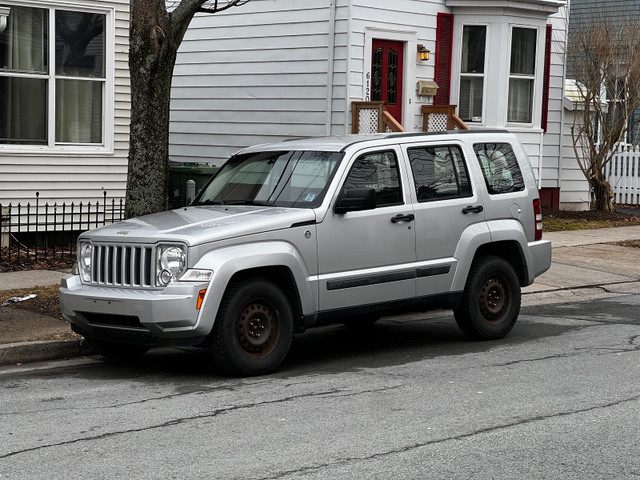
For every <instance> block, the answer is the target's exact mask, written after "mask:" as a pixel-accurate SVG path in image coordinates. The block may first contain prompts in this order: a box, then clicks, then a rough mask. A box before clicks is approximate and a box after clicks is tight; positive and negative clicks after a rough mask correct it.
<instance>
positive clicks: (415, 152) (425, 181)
mask: <svg viewBox="0 0 640 480" xmlns="http://www.w3.org/2000/svg"><path fill="white" fill-rule="evenodd" d="M407 154H408V156H409V162H410V164H411V171H412V173H413V180H414V183H415V186H416V194H417V198H418V202H431V201H435V200H446V199H450V198H461V197H470V196H471V195H472V193H473V192H472V191H471V184H470V182H469V174H468V172H467V167H466V165H465V163H464V158H463V156H462V151H461V150H460V147H458V146H455V145H442V146H421V147H413V148H408V149H407Z"/></svg>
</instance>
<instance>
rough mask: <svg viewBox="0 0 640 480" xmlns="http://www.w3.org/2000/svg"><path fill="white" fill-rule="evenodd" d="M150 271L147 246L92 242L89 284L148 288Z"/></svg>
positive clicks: (151, 252) (151, 254) (152, 267)
mask: <svg viewBox="0 0 640 480" xmlns="http://www.w3.org/2000/svg"><path fill="white" fill-rule="evenodd" d="M154 271H155V268H154V262H153V247H151V246H133V245H100V244H98V245H96V244H94V245H93V262H92V271H91V283H92V284H93V285H105V286H113V287H147V288H150V287H153V286H154V285H153V274H154Z"/></svg>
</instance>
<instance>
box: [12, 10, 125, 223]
mask: <svg viewBox="0 0 640 480" xmlns="http://www.w3.org/2000/svg"><path fill="white" fill-rule="evenodd" d="M2 27H4V28H2ZM0 30H2V31H1V32H0V204H2V206H3V207H6V206H7V204H9V203H11V204H12V205H13V206H14V207H15V206H16V205H17V204H18V203H20V204H21V205H22V206H25V205H26V204H27V203H30V204H31V205H32V206H33V205H34V204H35V201H36V196H35V195H36V192H38V193H39V201H40V204H41V205H42V204H44V203H45V202H46V203H50V204H53V203H58V205H60V204H61V203H63V202H64V203H66V204H67V205H70V203H71V202H74V203H75V204H76V205H77V203H78V202H81V201H82V202H85V204H86V202H88V201H91V202H97V201H100V203H102V202H103V194H104V192H107V195H108V198H109V199H111V198H116V199H120V198H121V197H123V196H124V193H125V185H126V174H127V154H128V143H129V116H130V115H129V110H130V94H129V70H128V64H127V61H128V56H127V52H128V31H129V2H128V0H78V1H77V2H73V3H71V2H68V1H57V0H47V1H46V2H43V1H42V0H20V1H13V0H0ZM60 212H61V209H60V210H59V211H58V213H60ZM4 214H5V212H3V215H4ZM76 221H77V220H76Z"/></svg>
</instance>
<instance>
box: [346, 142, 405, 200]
mask: <svg viewBox="0 0 640 480" xmlns="http://www.w3.org/2000/svg"><path fill="white" fill-rule="evenodd" d="M354 188H373V189H374V190H375V191H376V205H377V206H378V207H384V206H389V205H401V204H402V188H401V187H400V175H399V172H398V162H397V159H396V154H395V153H394V152H391V151H388V152H375V153H367V154H365V155H362V156H361V157H360V158H358V159H357V160H356V161H355V162H354V164H353V166H352V167H351V170H350V171H349V175H348V176H347V180H346V181H345V183H344V189H345V190H351V189H354Z"/></svg>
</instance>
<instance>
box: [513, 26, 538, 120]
mask: <svg viewBox="0 0 640 480" xmlns="http://www.w3.org/2000/svg"><path fill="white" fill-rule="evenodd" d="M537 33H538V32H537V30H535V29H533V28H521V27H513V29H512V30H511V62H510V67H509V100H508V105H507V122H517V123H531V122H532V118H533V88H534V83H535V73H536V72H535V66H536V43H537Z"/></svg>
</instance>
